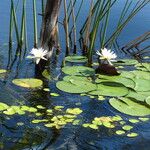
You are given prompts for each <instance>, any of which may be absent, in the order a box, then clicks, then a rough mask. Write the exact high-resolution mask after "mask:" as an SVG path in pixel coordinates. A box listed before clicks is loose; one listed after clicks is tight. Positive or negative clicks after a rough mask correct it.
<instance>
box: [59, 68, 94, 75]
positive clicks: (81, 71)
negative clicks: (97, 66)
mask: <svg viewBox="0 0 150 150" xmlns="http://www.w3.org/2000/svg"><path fill="white" fill-rule="evenodd" d="M62 71H63V72H64V73H65V74H69V75H81V76H92V75H94V74H95V70H94V69H93V68H89V67H84V66H71V67H70V66H67V67H64V68H62Z"/></svg>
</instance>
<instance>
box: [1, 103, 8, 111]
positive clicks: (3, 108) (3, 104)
mask: <svg viewBox="0 0 150 150" xmlns="http://www.w3.org/2000/svg"><path fill="white" fill-rule="evenodd" d="M7 108H9V106H8V105H7V104H5V103H0V111H3V110H6V109H7Z"/></svg>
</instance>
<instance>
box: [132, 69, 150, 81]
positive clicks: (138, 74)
mask: <svg viewBox="0 0 150 150" xmlns="http://www.w3.org/2000/svg"><path fill="white" fill-rule="evenodd" d="M132 73H134V74H135V76H136V78H138V79H139V78H140V79H145V80H150V72H146V71H139V70H134V71H132Z"/></svg>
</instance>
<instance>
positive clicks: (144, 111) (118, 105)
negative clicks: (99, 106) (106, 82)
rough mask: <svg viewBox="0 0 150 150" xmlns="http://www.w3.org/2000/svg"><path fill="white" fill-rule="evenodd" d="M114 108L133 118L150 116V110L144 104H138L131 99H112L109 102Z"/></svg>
mask: <svg viewBox="0 0 150 150" xmlns="http://www.w3.org/2000/svg"><path fill="white" fill-rule="evenodd" d="M109 103H110V105H111V106H112V107H114V108H115V109H117V110H118V111H120V112H121V113H125V114H127V115H131V116H146V115H150V109H149V108H148V107H146V106H145V105H143V104H140V103H136V102H134V101H132V100H130V99H129V98H120V99H116V98H112V99H110V100H109Z"/></svg>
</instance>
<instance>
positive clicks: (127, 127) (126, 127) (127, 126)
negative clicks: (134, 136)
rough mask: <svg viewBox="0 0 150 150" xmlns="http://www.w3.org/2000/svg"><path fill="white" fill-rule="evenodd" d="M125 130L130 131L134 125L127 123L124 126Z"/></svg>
mask: <svg viewBox="0 0 150 150" xmlns="http://www.w3.org/2000/svg"><path fill="white" fill-rule="evenodd" d="M122 129H123V130H126V131H129V130H131V129H133V126H129V125H125V126H123V127H122Z"/></svg>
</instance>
